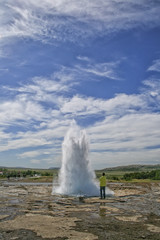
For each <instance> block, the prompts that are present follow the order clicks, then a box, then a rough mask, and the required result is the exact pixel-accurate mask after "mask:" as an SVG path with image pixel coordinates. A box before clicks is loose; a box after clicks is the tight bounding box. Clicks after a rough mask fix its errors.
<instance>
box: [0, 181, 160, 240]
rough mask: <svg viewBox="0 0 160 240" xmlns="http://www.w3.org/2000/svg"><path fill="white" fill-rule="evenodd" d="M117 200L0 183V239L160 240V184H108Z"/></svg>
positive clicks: (39, 185) (45, 187)
mask: <svg viewBox="0 0 160 240" xmlns="http://www.w3.org/2000/svg"><path fill="white" fill-rule="evenodd" d="M108 186H109V188H110V189H111V190H113V191H114V192H115V195H114V196H113V197H108V198H106V200H101V199H99V198H98V197H90V198H83V197H67V196H52V195H51V191H52V185H51V184H36V185H35V184H31V183H30V184H26V183H21V182H16V183H13V182H11V181H9V182H4V181H1V182H0V239H4V240H15V239H17V240H42V239H45V240H46V239H55V240H64V239H72V240H79V239H83V240H85V239H86V240H96V239H99V240H101V239H103V240H104V239H112V240H117V239H118V240H130V239H132V240H133V239H138V240H140V239H153V240H159V239H160V183H158V182H157V183H156V182H154V183H109V184H108Z"/></svg>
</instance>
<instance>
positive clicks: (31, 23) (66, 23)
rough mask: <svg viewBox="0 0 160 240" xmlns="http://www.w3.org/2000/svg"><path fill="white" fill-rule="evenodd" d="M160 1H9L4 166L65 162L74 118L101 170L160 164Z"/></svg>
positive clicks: (2, 52)
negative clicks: (65, 144) (64, 152)
mask: <svg viewBox="0 0 160 240" xmlns="http://www.w3.org/2000/svg"><path fill="white" fill-rule="evenodd" d="M159 12H160V2H159V1H153V0H152V1H151V0H134V1H133V0H121V1H120V0H114V1H111V0H92V1H89V0H82V1H77V0H67V1H66V0H43V1H40V0H28V1H24V0H14V1H12V0H1V2H0V166H12V167H17V166H21V167H34V168H49V167H59V166H60V165H61V146H62V142H63V138H64V136H65V133H66V132H67V130H68V129H69V126H70V124H71V122H72V120H73V119H75V120H76V122H77V124H78V125H80V127H81V128H82V129H83V128H84V129H86V132H87V135H88V137H89V139H90V153H89V158H90V161H91V164H92V166H93V168H94V169H101V168H104V167H112V166H120V165H130V164H158V163H160V158H159V156H160V127H159V125H160V44H159V43H160V15H159Z"/></svg>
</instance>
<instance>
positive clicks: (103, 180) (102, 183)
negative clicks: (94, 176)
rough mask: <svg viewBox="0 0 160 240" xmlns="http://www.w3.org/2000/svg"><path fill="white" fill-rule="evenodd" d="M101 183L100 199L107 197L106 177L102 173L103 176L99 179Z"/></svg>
mask: <svg viewBox="0 0 160 240" xmlns="http://www.w3.org/2000/svg"><path fill="white" fill-rule="evenodd" d="M99 182H100V198H101V199H102V198H104V199H105V197H106V193H105V189H106V176H105V173H102V176H101V177H100V178H99Z"/></svg>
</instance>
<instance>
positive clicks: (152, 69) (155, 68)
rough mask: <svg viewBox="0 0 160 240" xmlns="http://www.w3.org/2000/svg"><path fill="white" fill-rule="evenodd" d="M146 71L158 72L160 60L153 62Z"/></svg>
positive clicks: (159, 70)
mask: <svg viewBox="0 0 160 240" xmlns="http://www.w3.org/2000/svg"><path fill="white" fill-rule="evenodd" d="M148 71H155V72H160V59H157V60H154V61H153V64H152V65H151V66H150V67H149V68H148Z"/></svg>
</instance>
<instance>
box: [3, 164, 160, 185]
mask: <svg viewBox="0 0 160 240" xmlns="http://www.w3.org/2000/svg"><path fill="white" fill-rule="evenodd" d="M0 170H1V171H2V170H3V171H4V172H5V175H4V176H0V178H1V179H3V178H4V179H5V178H7V176H8V175H10V179H15V178H16V179H20V178H21V180H23V181H25V182H52V181H53V179H54V178H57V177H58V173H59V169H30V168H29V169H26V168H3V169H2V168H1V169H0ZM150 171H159V172H158V174H159V178H160V165H131V166H120V167H115V168H106V169H102V170H95V174H96V177H97V178H99V177H100V176H101V175H102V173H103V172H105V174H106V178H107V180H108V181H112V182H113V181H125V179H124V176H125V174H132V173H135V172H138V173H143V172H150ZM157 180H160V179H157ZM127 181H129V182H131V181H132V182H135V181H137V182H139V181H141V182H149V181H154V179H127Z"/></svg>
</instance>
